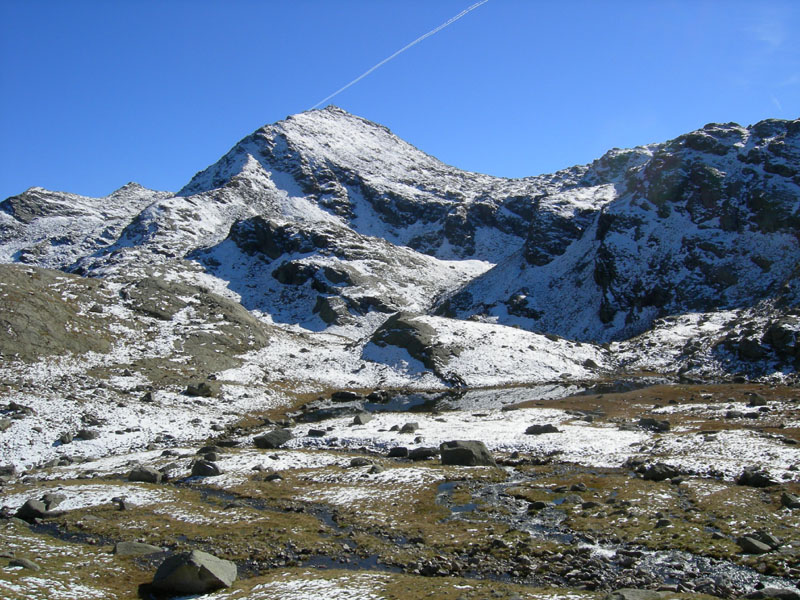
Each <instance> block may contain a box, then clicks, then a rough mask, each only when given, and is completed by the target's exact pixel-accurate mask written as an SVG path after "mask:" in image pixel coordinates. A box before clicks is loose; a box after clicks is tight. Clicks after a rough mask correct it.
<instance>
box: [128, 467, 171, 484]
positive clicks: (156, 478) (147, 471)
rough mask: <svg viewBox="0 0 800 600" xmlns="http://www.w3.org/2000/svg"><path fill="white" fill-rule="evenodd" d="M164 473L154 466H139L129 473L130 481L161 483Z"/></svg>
mask: <svg viewBox="0 0 800 600" xmlns="http://www.w3.org/2000/svg"><path fill="white" fill-rule="evenodd" d="M163 478H164V474H163V473H162V472H161V471H159V470H157V469H154V468H153V467H143V466H138V467H136V468H135V469H133V470H132V471H131V472H130V473H128V481H144V482H145V483H161V480H162V479H163Z"/></svg>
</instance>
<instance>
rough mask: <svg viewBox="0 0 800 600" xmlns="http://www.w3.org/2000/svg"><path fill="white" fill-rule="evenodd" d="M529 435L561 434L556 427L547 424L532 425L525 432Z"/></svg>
mask: <svg viewBox="0 0 800 600" xmlns="http://www.w3.org/2000/svg"><path fill="white" fill-rule="evenodd" d="M525 433H526V434H527V435H542V434H543V433H561V431H560V430H559V429H558V428H557V427H556V426H555V425H551V424H550V423H547V424H546V425H531V426H530V427H528V428H527V429H526V430H525Z"/></svg>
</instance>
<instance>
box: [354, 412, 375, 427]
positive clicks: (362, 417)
mask: <svg viewBox="0 0 800 600" xmlns="http://www.w3.org/2000/svg"><path fill="white" fill-rule="evenodd" d="M370 421H372V415H371V414H369V413H358V414H357V415H356V416H355V417H353V425H366V424H367V423H369V422H370Z"/></svg>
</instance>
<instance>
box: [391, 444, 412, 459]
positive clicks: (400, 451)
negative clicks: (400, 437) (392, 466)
mask: <svg viewBox="0 0 800 600" xmlns="http://www.w3.org/2000/svg"><path fill="white" fill-rule="evenodd" d="M386 456H388V457H389V458H408V448H406V447H405V446H395V447H394V448H391V449H389V453H388V454H387V455H386Z"/></svg>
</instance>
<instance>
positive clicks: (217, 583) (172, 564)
mask: <svg viewBox="0 0 800 600" xmlns="http://www.w3.org/2000/svg"><path fill="white" fill-rule="evenodd" d="M236 575H237V572H236V564H235V563H233V562H231V561H229V560H225V559H222V558H217V557H216V556H213V555H211V554H208V553H206V552H202V551H200V550H192V551H191V552H183V553H181V554H175V555H173V556H170V557H169V558H167V559H166V560H165V561H164V562H162V563H161V565H160V566H159V567H158V570H157V571H156V574H155V576H154V577H153V587H154V588H155V589H157V590H161V591H165V592H174V593H177V594H205V593H206V592H210V591H212V590H216V589H219V588H223V587H230V586H231V584H233V582H234V581H235V580H236Z"/></svg>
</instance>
